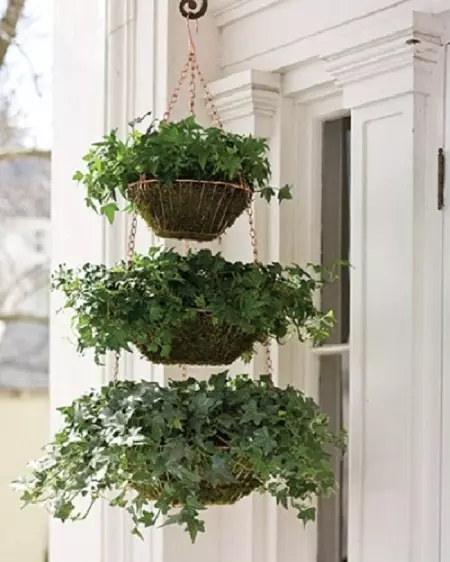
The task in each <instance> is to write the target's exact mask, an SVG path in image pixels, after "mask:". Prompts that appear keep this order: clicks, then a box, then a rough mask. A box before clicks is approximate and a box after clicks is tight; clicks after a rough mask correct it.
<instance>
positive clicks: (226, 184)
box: [128, 179, 253, 194]
mask: <svg viewBox="0 0 450 562" xmlns="http://www.w3.org/2000/svg"><path fill="white" fill-rule="evenodd" d="M173 183H197V184H202V183H203V184H204V183H207V184H210V185H220V186H223V187H228V188H230V189H242V190H243V191H246V192H247V193H250V194H252V193H253V191H252V190H251V189H250V188H249V187H248V186H247V184H245V183H244V182H243V183H232V182H226V181H211V180H208V179H205V180H190V179H177V180H175V181H174V182H173ZM151 184H159V185H170V184H167V183H163V182H161V181H160V180H158V179H151V180H147V179H140V180H138V181H135V182H133V183H129V184H128V188H129V189H132V188H135V187H144V186H146V185H151Z"/></svg>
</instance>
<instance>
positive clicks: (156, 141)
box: [74, 117, 291, 222]
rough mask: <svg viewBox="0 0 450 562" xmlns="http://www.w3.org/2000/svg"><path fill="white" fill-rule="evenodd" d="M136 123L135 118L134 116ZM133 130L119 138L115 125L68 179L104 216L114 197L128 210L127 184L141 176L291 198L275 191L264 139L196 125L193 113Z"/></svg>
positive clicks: (113, 206) (113, 205) (109, 215)
mask: <svg viewBox="0 0 450 562" xmlns="http://www.w3.org/2000/svg"><path fill="white" fill-rule="evenodd" d="M136 121H138V122H139V121H141V119H138V120H136ZM132 125H133V128H132V130H131V132H130V133H129V134H128V136H127V137H126V139H125V140H121V139H120V138H119V135H118V131H117V129H114V130H112V131H111V132H110V133H109V134H107V135H105V136H104V137H103V139H102V140H101V141H100V142H97V143H95V144H94V145H93V146H92V147H91V149H90V150H89V152H88V153H87V154H86V156H85V157H84V160H85V162H86V164H87V170H86V171H84V172H83V171H77V172H76V173H75V175H74V179H75V180H76V181H78V182H81V183H82V184H83V185H84V186H85V188H86V203H87V205H88V206H89V207H92V208H93V209H95V210H97V211H100V212H101V213H103V214H104V215H106V217H107V218H108V219H109V221H110V222H112V221H113V220H114V214H115V212H116V211H117V210H118V209H119V203H118V201H119V200H120V199H125V201H128V205H127V207H126V208H127V209H128V210H130V209H132V208H134V206H133V202H132V199H131V198H130V193H129V190H128V186H129V185H130V184H133V183H135V182H137V181H138V180H139V178H140V177H141V176H142V175H144V176H145V177H146V179H156V180H158V181H159V182H160V183H162V184H165V185H172V184H174V182H175V181H176V180H179V179H184V180H201V181H204V180H208V181H217V182H230V183H237V184H239V183H241V181H242V180H243V181H244V182H245V183H246V185H247V186H248V187H249V188H250V189H251V190H252V191H254V192H259V193H260V194H261V196H262V197H264V198H265V199H266V200H267V201H270V200H271V198H272V197H274V196H275V195H276V194H278V199H279V200H280V201H281V200H283V199H290V198H291V190H290V187H289V186H284V187H282V188H280V189H275V188H273V187H271V186H270V185H269V179H270V175H271V169H270V163H269V160H268V158H267V151H268V144H267V141H266V140H265V139H261V138H256V137H254V136H252V135H239V134H235V133H229V132H225V131H223V130H221V129H218V128H215V127H206V128H205V127H202V126H201V125H199V124H198V123H197V122H196V121H195V118H194V117H187V118H186V119H183V120H181V121H178V122H165V121H161V122H160V121H156V120H155V121H153V122H152V123H151V125H150V127H149V128H148V129H147V131H145V132H139V131H138V130H136V129H135V128H134V123H133V124H132Z"/></svg>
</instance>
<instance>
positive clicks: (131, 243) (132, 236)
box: [113, 176, 145, 382]
mask: <svg viewBox="0 0 450 562" xmlns="http://www.w3.org/2000/svg"><path fill="white" fill-rule="evenodd" d="M143 181H145V176H141V177H140V180H139V183H140V185H138V189H141V188H142V182H143ZM136 231H137V212H136V211H133V215H132V218H131V227H130V233H129V235H128V245H127V267H128V268H129V267H130V266H131V263H132V262H133V257H134V250H135V248H136ZM119 368H120V351H116V352H115V354H114V368H113V381H114V382H117V381H118V380H119Z"/></svg>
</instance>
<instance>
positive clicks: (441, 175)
mask: <svg viewBox="0 0 450 562" xmlns="http://www.w3.org/2000/svg"><path fill="white" fill-rule="evenodd" d="M444 188H445V153H444V149H443V148H440V149H439V152H438V193H437V208H438V210H439V211H441V210H442V209H443V208H444Z"/></svg>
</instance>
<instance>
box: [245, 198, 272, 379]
mask: <svg viewBox="0 0 450 562" xmlns="http://www.w3.org/2000/svg"><path fill="white" fill-rule="evenodd" d="M247 215H248V224H249V227H250V241H251V244H252V253H253V261H254V262H255V263H256V262H258V261H259V253H258V237H257V234H256V227H255V211H254V202H253V201H251V203H250V205H249V206H248V208H247ZM265 348H266V365H267V369H268V371H269V375H272V374H273V363H272V353H271V350H270V343H267V344H266V345H265Z"/></svg>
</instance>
